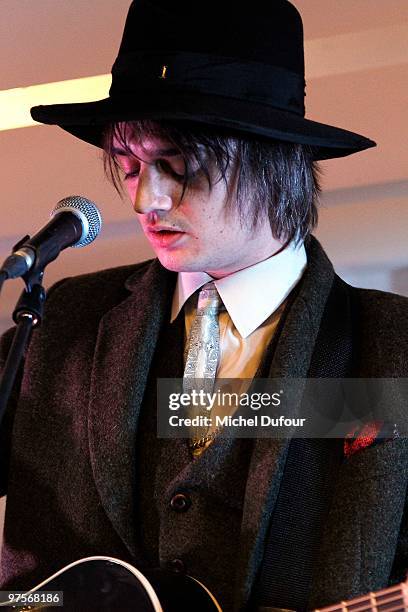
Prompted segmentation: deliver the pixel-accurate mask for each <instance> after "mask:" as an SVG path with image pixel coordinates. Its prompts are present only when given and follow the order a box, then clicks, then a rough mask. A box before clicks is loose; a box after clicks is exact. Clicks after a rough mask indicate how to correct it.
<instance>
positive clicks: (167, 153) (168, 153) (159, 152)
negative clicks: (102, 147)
mask: <svg viewBox="0 0 408 612" xmlns="http://www.w3.org/2000/svg"><path fill="white" fill-rule="evenodd" d="M112 155H123V156H125V157H129V156H131V152H130V151H127V150H126V149H122V148H121V147H113V148H112ZM149 155H153V156H154V155H156V156H159V157H175V156H176V155H181V153H180V151H179V150H178V149H175V148H174V147H173V148H170V149H154V150H153V151H150V152H149Z"/></svg>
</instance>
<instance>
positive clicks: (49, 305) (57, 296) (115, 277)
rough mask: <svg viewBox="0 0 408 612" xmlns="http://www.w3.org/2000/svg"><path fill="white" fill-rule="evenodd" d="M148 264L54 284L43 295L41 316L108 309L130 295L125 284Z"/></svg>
mask: <svg viewBox="0 0 408 612" xmlns="http://www.w3.org/2000/svg"><path fill="white" fill-rule="evenodd" d="M152 261H153V260H151V259H150V260H147V261H143V262H140V263H138V264H133V265H128V266H119V267H115V268H107V269H105V270H99V271H97V272H90V273H87V274H81V275H78V276H72V277H67V278H64V279H62V280H60V281H58V282H57V283H55V284H54V285H53V286H52V287H50V289H49V290H48V292H47V301H46V305H45V316H47V313H49V312H50V311H51V310H52V311H55V309H59V308H61V309H62V310H63V311H66V310H68V309H69V308H73V307H75V308H76V309H83V308H87V307H89V306H92V309H93V311H94V314H96V313H97V312H98V311H100V310H105V309H106V308H111V307H112V306H114V305H115V303H117V302H119V301H121V300H122V299H125V298H126V297H127V296H128V295H129V294H130V291H129V289H127V287H126V281H127V280H128V279H129V278H132V277H133V276H134V275H135V274H137V273H139V274H140V275H143V273H144V272H145V270H147V268H148V267H149V265H150V264H151V262H152Z"/></svg>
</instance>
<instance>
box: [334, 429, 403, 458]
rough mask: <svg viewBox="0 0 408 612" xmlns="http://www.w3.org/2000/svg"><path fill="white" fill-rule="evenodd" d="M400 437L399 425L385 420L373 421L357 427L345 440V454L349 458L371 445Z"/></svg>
mask: <svg viewBox="0 0 408 612" xmlns="http://www.w3.org/2000/svg"><path fill="white" fill-rule="evenodd" d="M395 438H398V431H397V427H396V425H394V424H390V423H385V422H384V421H372V422H371V423H365V424H364V425H361V426H359V427H356V428H355V429H354V430H353V431H351V432H350V433H348V434H347V436H346V437H345V440H344V456H345V457H346V458H347V459H348V458H349V457H351V456H352V455H354V454H355V453H358V452H360V451H361V450H363V449H364V448H368V447H369V446H376V445H377V444H382V443H383V442H387V441H389V440H395Z"/></svg>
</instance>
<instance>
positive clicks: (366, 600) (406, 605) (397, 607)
mask: <svg viewBox="0 0 408 612" xmlns="http://www.w3.org/2000/svg"><path fill="white" fill-rule="evenodd" d="M371 610H375V611H376V612H377V611H378V612H379V611H381V610H384V611H385V610H386V611H387V612H406V611H407V610H408V584H407V582H402V583H401V584H397V585H395V586H392V587H389V588H387V589H383V590H382V591H377V592H376V593H369V594H368V595H363V596H362V597H356V598H355V599H351V600H350V601H342V602H341V603H338V604H337V605H335V606H328V607H327V608H318V609H316V610H315V611H314V612H370V611H371Z"/></svg>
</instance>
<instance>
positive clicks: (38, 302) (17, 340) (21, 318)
mask: <svg viewBox="0 0 408 612" xmlns="http://www.w3.org/2000/svg"><path fill="white" fill-rule="evenodd" d="M43 276H44V270H43V269H36V266H34V267H33V268H32V269H31V270H29V271H28V272H27V273H26V274H25V275H24V276H23V279H24V282H25V285H26V288H25V289H24V291H23V292H22V294H21V296H20V298H19V300H18V302H17V304H16V307H15V309H14V311H13V320H14V322H15V323H16V325H17V327H16V330H15V332H14V337H13V342H12V344H11V347H10V350H9V352H8V355H7V360H6V364H5V366H4V370H3V375H2V377H1V381H0V425H1V422H2V420H3V417H4V414H5V412H6V408H7V403H8V400H9V398H10V394H11V391H12V389H13V385H14V381H15V379H16V376H17V372H18V369H19V367H20V364H21V360H22V358H23V356H24V351H25V349H26V347H27V346H28V343H29V341H30V337H31V331H32V329H33V328H34V327H38V326H39V325H40V324H41V320H42V316H43V311H44V304H45V299H46V292H45V289H44V287H43V286H42V279H43Z"/></svg>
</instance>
